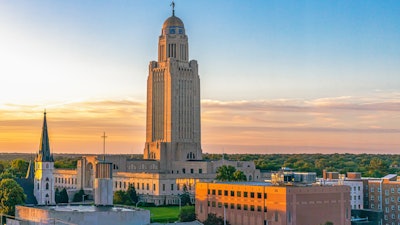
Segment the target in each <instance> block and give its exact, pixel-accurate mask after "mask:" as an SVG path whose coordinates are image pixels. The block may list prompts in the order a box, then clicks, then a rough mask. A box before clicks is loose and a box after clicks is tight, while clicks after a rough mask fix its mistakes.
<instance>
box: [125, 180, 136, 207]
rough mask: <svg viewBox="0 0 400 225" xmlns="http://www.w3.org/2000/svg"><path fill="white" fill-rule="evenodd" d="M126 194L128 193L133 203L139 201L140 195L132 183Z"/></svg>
mask: <svg viewBox="0 0 400 225" xmlns="http://www.w3.org/2000/svg"><path fill="white" fill-rule="evenodd" d="M126 194H127V195H128V197H129V199H130V200H131V202H132V204H135V203H137V202H138V201H139V197H138V195H137V193H136V189H135V187H134V186H133V185H132V184H131V185H129V187H128V190H126Z"/></svg>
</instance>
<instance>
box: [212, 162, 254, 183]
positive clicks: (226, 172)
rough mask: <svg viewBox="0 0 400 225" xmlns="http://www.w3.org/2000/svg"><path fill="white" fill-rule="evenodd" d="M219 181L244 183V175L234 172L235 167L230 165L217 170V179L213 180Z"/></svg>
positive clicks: (240, 172) (241, 172) (237, 171)
mask: <svg viewBox="0 0 400 225" xmlns="http://www.w3.org/2000/svg"><path fill="white" fill-rule="evenodd" d="M215 179H217V180H219V181H246V180H247V178H246V175H244V173H243V171H240V170H236V168H235V167H233V166H231V165H228V166H226V165H223V166H221V167H219V168H218V169H217V177H216V178H215Z"/></svg>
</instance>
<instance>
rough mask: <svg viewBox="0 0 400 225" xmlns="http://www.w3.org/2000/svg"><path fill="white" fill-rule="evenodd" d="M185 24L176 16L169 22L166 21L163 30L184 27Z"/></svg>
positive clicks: (168, 20) (169, 19)
mask: <svg viewBox="0 0 400 225" xmlns="http://www.w3.org/2000/svg"><path fill="white" fill-rule="evenodd" d="M183 26H184V25H183V22H182V20H181V19H179V18H178V17H176V16H171V17H169V18H168V19H167V20H165V22H164V24H163V29H165V28H167V27H183Z"/></svg>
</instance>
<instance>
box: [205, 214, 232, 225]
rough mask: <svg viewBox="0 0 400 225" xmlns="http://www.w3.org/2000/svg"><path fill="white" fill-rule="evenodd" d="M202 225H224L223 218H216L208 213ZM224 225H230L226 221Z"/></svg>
mask: <svg viewBox="0 0 400 225" xmlns="http://www.w3.org/2000/svg"><path fill="white" fill-rule="evenodd" d="M203 224H204V225H224V218H222V217H220V216H219V217H217V215H216V214H214V213H209V214H208V217H207V219H206V220H204V222H203ZM226 225H230V223H229V221H226Z"/></svg>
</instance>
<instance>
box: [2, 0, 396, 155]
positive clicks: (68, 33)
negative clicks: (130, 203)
mask: <svg viewBox="0 0 400 225" xmlns="http://www.w3.org/2000/svg"><path fill="white" fill-rule="evenodd" d="M175 3H176V15H177V16H178V17H180V18H181V19H182V20H183V22H184V23H185V28H186V33H187V35H188V36H189V45H190V46H189V48H190V49H189V54H190V58H191V59H196V60H198V62H199V73H200V79H201V96H202V99H203V101H208V103H207V104H209V103H210V102H214V103H215V102H218V104H219V103H221V104H222V103H223V105H224V106H226V104H231V103H234V102H242V103H243V102H250V103H254V102H256V103H257V102H265V101H267V102H273V105H274V107H276V105H278V106H279V105H280V104H283V105H285V106H288V105H286V104H289V103H290V104H289V105H290V107H291V106H293V105H292V104H294V105H295V106H296V107H299V106H309V105H310V104H311V105H312V106H314V105H318V106H319V104H320V103H321V102H323V103H324V104H328V105H335V106H337V105H343V104H345V105H346V106H347V104H352V105H354V106H360V105H366V104H367V105H368V104H373V105H374V106H376V108H374V110H375V111H374V110H372V109H370V108H368V110H370V111H369V112H370V113H371V114H379V112H381V110H386V108H385V109H379V107H377V104H379V103H382V104H383V105H384V106H388V107H389V108H390V110H389V111H390V113H393V112H397V111H398V110H399V108H400V106H399V100H398V97H399V93H400V41H399V40H400V18H399V17H400V13H399V12H400V2H399V1H364V0H363V1H264V0H262V1H261V0H259V1H211V0H202V1H194V0H185V1H183V0H177V1H175ZM170 15H171V7H170V1H160V0H146V1H127V0H126V1H122V0H121V1H98V0H96V1H94V0H88V1H78V0H73V1H66V0H65V1H50V0H37V1H29V0H17V1H0V62H1V63H0V64H1V66H0V109H2V110H9V111H10V110H11V111H12V110H19V109H20V108H18V107H17V108H15V107H16V106H14V105H19V106H21V107H22V108H24V109H25V107H26V106H29V107H30V108H32V110H34V111H35V110H36V111H42V109H43V108H49V109H52V108H53V109H54V111H56V110H59V108H60V107H63V106H64V105H67V104H73V103H80V102H90V101H108V100H111V101H124V100H129V101H133V102H144V101H145V99H146V80H147V74H148V71H147V69H148V63H149V61H151V60H156V59H157V43H158V36H159V35H160V32H161V26H162V23H163V22H164V21H165V19H166V18H168V17H169V16H170ZM288 102H289V103H288ZM327 102H329V103H327ZM234 105H237V104H234ZM252 105H253V104H252ZM261 105H263V104H261ZM268 105H269V104H268ZM393 105H394V106H395V109H393ZM264 106H265V104H264ZM260 108H262V106H260ZM348 108H351V107H347V109H348ZM353 108H357V107H352V109H353ZM205 109H206V108H205ZM268 109H270V108H268ZM268 109H265V110H268ZM335 109H337V108H335ZM363 109H365V108H363ZM239 110H240V109H239ZM385 112H387V111H385ZM205 113H207V111H205ZM249 114H251V113H249ZM390 115H391V116H389V117H388V116H387V115H385V116H386V119H385V122H382V121H380V120H375V121H374V124H372V122H371V121H369V122H368V124H369V125H368V127H377V125H381V126H382V127H383V128H385V129H392V127H391V126H393V125H394V124H397V123H398V122H397V119H398V117H396V116H395V114H390ZM287 116H288V117H290V118H286V119H284V120H294V119H293V118H295V117H296V116H294V115H287ZM352 116H354V113H353V112H352V113H349V112H348V111H347V112H346V113H343V114H340V113H338V114H337V118H336V119H338V120H343V121H342V122H343V124H344V121H351V120H352V119H353V117H352ZM358 116H359V115H358ZM385 116H384V115H381V117H380V118H383V117H385ZM38 118H39V119H40V118H41V117H40V116H39V117H38ZM280 119H283V118H280ZM253 122H254V121H253ZM366 123H367V122H366ZM370 123H371V124H370ZM383 124H384V125H383ZM390 124H391V125H390ZM142 125H143V124H142ZM142 125H141V126H142ZM321 126H323V123H321V124H319V125H318V127H321ZM326 126H329V125H326ZM357 126H361V125H360V124H358V125H357ZM203 127H205V128H206V129H207V124H206V123H204V122H203ZM289 127H290V126H289ZM317 130H318V129H317ZM143 132H144V131H143ZM380 132H381V131H380ZM397 132H398V131H397V130H396V131H395V132H394V133H395V134H397ZM392 133H393V131H392ZM293 135H295V134H291V135H290V137H292V136H293ZM203 136H204V135H203ZM288 137H289V136H288ZM367 139H368V138H367ZM203 140H207V138H205V139H204V138H203ZM143 141H144V139H143ZM143 141H140V142H143ZM248 141H250V142H251V141H254V140H248ZM310 141H312V140H310ZM331 141H332V140H331ZM385 141H387V140H385ZM227 142H228V141H227ZM276 142H277V141H276ZM327 143H328V142H327ZM378 143H379V139H377V140H376V144H378ZM206 144H207V143H206ZM399 144H400V143H397V142H396V143H391V146H390V148H393V145H394V146H398V145H399ZM210 145H211V144H210ZM219 145H224V144H223V143H220V144H219ZM345 145H346V143H343V146H345ZM326 146H328V145H326ZM303 147H304V146H303Z"/></svg>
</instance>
